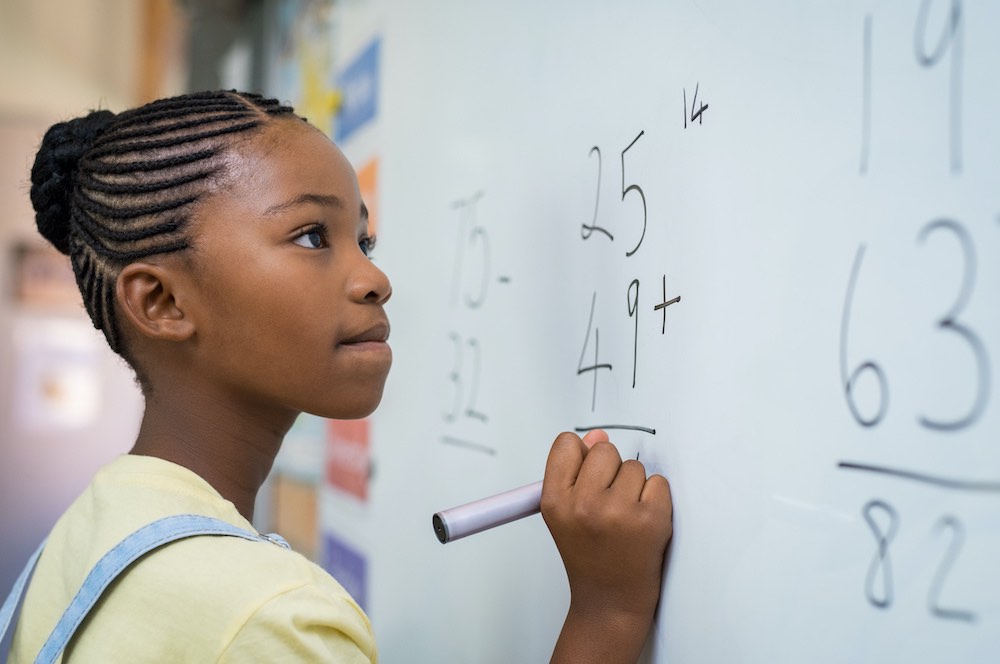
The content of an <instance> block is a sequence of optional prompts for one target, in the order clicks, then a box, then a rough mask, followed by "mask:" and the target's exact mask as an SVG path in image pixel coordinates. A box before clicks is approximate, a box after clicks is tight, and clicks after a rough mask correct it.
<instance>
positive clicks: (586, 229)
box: [580, 145, 615, 242]
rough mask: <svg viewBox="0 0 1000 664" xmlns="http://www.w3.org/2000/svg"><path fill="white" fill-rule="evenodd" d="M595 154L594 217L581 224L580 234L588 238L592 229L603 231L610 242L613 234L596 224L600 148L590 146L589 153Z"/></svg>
mask: <svg viewBox="0 0 1000 664" xmlns="http://www.w3.org/2000/svg"><path fill="white" fill-rule="evenodd" d="M595 153H596V154H597V187H596V189H597V195H596V196H594V219H593V221H591V222H590V225H587V224H582V225H581V229H580V234H581V235H582V236H583V239H584V240H587V239H590V236H591V235H593V234H594V231H597V232H599V233H604V234H605V235H607V236H608V239H609V240H611V241H612V242H613V241H614V239H615V236H614V235H612V234H611V233H610V232H609V231H608V229H606V228H603V227H602V226H598V225H597V209H598V207H600V204H601V148H599V147H597V146H596V145H595V146H594V147H592V148H590V154H595Z"/></svg>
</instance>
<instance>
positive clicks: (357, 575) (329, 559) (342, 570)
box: [323, 533, 368, 610]
mask: <svg viewBox="0 0 1000 664" xmlns="http://www.w3.org/2000/svg"><path fill="white" fill-rule="evenodd" d="M323 569H325V570H326V571H327V572H329V573H330V576H332V577H333V578H335V579H336V580H337V581H338V582H339V583H340V585H342V586H344V590H346V591H347V592H348V593H350V595H351V597H353V598H354V601H355V602H357V603H358V606H360V607H361V609H362V610H367V604H368V561H367V560H366V559H365V557H364V556H363V555H361V554H360V553H359V552H358V551H357V550H355V549H354V548H353V547H352V546H350V545H349V544H347V542H345V541H344V540H342V539H340V538H339V537H337V536H336V535H334V534H332V533H326V534H324V535H323Z"/></svg>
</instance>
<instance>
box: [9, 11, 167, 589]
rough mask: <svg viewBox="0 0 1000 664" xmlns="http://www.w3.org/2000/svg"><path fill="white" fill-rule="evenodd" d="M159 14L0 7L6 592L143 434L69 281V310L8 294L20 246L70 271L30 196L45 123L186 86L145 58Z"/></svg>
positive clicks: (130, 395)
mask: <svg viewBox="0 0 1000 664" xmlns="http://www.w3.org/2000/svg"><path fill="white" fill-rule="evenodd" d="M154 4H156V3H155V2H146V1H144V2H136V1H135V0H74V1H73V2H63V1H62V0H4V2H0V63H2V65H0V531H2V532H3V533H4V536H3V537H2V538H0V589H6V588H8V587H9V586H10V584H11V583H12V582H13V579H14V578H15V577H16V575H17V573H18V572H19V571H20V569H21V567H22V565H23V563H24V561H25V560H26V559H27V556H28V555H29V554H30V552H31V550H33V549H34V547H35V546H37V544H38V542H39V541H40V540H41V538H42V537H43V536H44V535H45V533H46V532H47V531H48V529H49V528H50V527H51V525H52V524H53V522H54V521H55V519H56V518H57V517H58V515H59V514H60V513H61V512H62V510H63V509H65V507H66V506H67V505H68V504H69V502H70V501H71V500H72V499H73V498H74V497H75V496H76V495H77V494H78V493H79V492H80V491H81V490H82V488H83V487H84V486H85V485H86V483H87V481H88V480H89V478H90V476H91V475H92V474H93V472H94V470H96V468H97V467H99V466H100V465H102V464H103V463H105V462H106V461H107V460H108V459H110V458H111V457H113V456H114V455H116V454H119V453H121V452H123V451H125V450H127V449H128V447H129V446H130V445H131V440H132V438H133V437H134V435H135V431H136V429H137V425H138V419H139V415H140V412H141V411H140V409H141V398H140V395H139V394H138V390H137V389H136V387H135V385H134V383H133V380H132V377H131V374H130V372H129V371H128V370H127V369H126V368H125V367H124V366H123V365H122V363H121V362H120V360H119V359H118V358H117V357H116V356H114V355H113V354H112V353H111V352H110V351H108V350H107V349H106V344H105V342H104V341H103V338H102V337H101V336H100V334H99V333H98V332H97V331H96V330H94V329H93V328H92V326H91V325H90V322H89V319H88V318H87V317H86V314H85V312H84V311H83V310H82V305H81V304H80V303H79V299H78V295H76V296H73V294H72V289H75V285H72V286H71V289H70V294H71V296H72V299H71V301H69V302H67V301H66V298H65V297H62V296H61V295H60V296H58V297H55V298H53V297H50V295H51V293H49V294H48V295H42V296H39V295H38V293H37V292H36V293H35V295H33V296H29V297H27V298H24V297H20V296H18V294H17V293H15V290H14V289H15V285H16V283H17V282H18V273H17V269H18V265H19V263H18V260H17V256H18V255H19V252H20V251H22V250H27V251H29V252H31V253H32V255H33V257H35V258H37V259H39V260H41V261H42V264H43V265H44V266H49V267H51V269H52V270H55V271H56V272H58V270H59V269H60V268H61V269H62V270H65V269H67V268H68V259H65V258H64V257H61V256H58V254H56V258H55V260H54V261H50V260H49V258H48V256H50V255H51V252H48V253H47V252H46V249H47V245H46V244H45V242H44V241H43V240H42V239H41V238H40V236H38V234H37V231H36V230H35V228H34V215H33V211H32V209H31V204H30V201H29V199H28V188H29V182H28V176H29V171H30V167H31V163H32V161H33V159H34V152H35V150H36V148H37V146H38V143H39V141H40V140H41V136H42V135H43V133H44V132H45V130H46V129H47V128H48V126H49V125H51V124H52V123H54V122H58V121H60V120H62V119H65V118H68V117H71V116H75V115H79V114H80V113H83V112H86V111H87V110H89V109H93V108H98V107H104V108H110V109H118V110H120V109H123V108H127V107H128V106H131V105H134V104H135V103H137V101H138V100H139V98H140V96H141V95H140V93H141V91H142V89H146V90H149V89H151V88H150V87H149V85H145V84H146V83H149V81H150V77H152V80H153V83H155V86H154V87H156V86H159V87H160V88H161V89H166V88H169V87H170V86H176V85H177V83H178V82H179V81H181V80H182V78H183V77H182V75H181V74H183V64H184V63H183V62H181V61H179V60H178V61H175V62H173V63H170V62H161V63H159V64H157V63H155V62H154V63H152V64H150V62H149V61H148V60H144V59H143V57H142V55H143V50H142V44H143V40H144V35H146V36H148V31H145V32H144V30H145V28H146V27H148V26H146V25H145V23H144V21H145V18H146V17H147V10H148V9H149V8H150V6H152V5H154ZM160 43H161V44H162V42H160ZM169 52H170V51H169V49H168V50H167V53H169ZM144 63H145V64H144ZM144 66H145V69H143V67H144ZM140 84H143V85H140ZM46 269H48V268H46ZM33 274H36V275H37V274H38V272H37V271H35V272H34V273H33ZM36 283H38V282H36ZM50 283H56V284H58V283H60V282H59V279H58V278H56V279H54V280H50ZM60 298H62V299H60ZM3 592H4V593H6V590H4V591H3Z"/></svg>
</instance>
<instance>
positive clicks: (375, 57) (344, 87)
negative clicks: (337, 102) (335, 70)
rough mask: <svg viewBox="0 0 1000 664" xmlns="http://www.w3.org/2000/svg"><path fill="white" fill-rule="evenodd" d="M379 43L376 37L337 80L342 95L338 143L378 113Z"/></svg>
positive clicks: (338, 123)
mask: <svg viewBox="0 0 1000 664" xmlns="http://www.w3.org/2000/svg"><path fill="white" fill-rule="evenodd" d="M380 44H381V40H380V39H379V38H377V37H376V38H375V39H373V40H372V42H371V43H370V44H369V45H368V46H367V47H366V48H365V49H364V50H363V51H361V53H360V54H359V55H358V57H357V58H355V59H354V61H353V62H351V64H349V65H348V66H347V67H346V68H345V69H344V72H343V73H342V74H341V75H340V77H339V79H338V81H337V82H338V87H339V88H340V91H341V94H342V95H343V106H341V108H340V115H339V116H338V121H337V138H336V140H337V142H338V143H340V142H343V141H346V140H347V139H348V138H350V137H351V135H352V134H354V132H356V131H357V130H358V129H360V128H361V127H363V126H364V125H365V124H366V123H368V122H370V121H371V120H373V119H374V118H375V116H376V114H377V113H378V96H379V51H380Z"/></svg>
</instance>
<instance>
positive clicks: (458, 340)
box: [444, 332, 488, 422]
mask: <svg viewBox="0 0 1000 664" xmlns="http://www.w3.org/2000/svg"><path fill="white" fill-rule="evenodd" d="M448 338H449V339H451V343H452V345H453V346H454V349H455V361H454V362H453V363H452V370H451V372H450V373H449V374H448V380H449V381H450V382H451V383H452V385H453V386H454V390H455V391H454V394H455V397H454V399H453V405H452V409H451V410H450V411H448V412H447V413H445V414H444V419H445V421H446V422H454V421H455V420H456V419H457V418H458V415H459V414H460V413H461V414H462V415H464V416H465V417H470V418H472V419H476V420H479V421H480V422H486V421H487V420H488V418H487V416H486V414H485V413H482V412H480V411H479V410H477V409H476V399H477V395H478V394H479V379H480V375H481V366H480V365H481V357H480V350H479V341H478V340H476V339H468V340H467V341H466V343H465V344H464V345H463V344H462V337H461V336H460V335H459V334H458V333H457V332H452V333H450V334H449V335H448ZM465 346H467V347H468V348H470V349H471V351H472V358H473V360H472V372H471V373H472V375H471V376H469V378H470V380H469V387H468V392H469V394H468V400H467V401H466V404H465V409H464V411H463V409H462V401H463V397H464V396H465V392H466V386H465V381H464V380H463V376H465V373H464V371H463V362H462V360H463V357H464V350H463V348H464V347H465Z"/></svg>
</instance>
